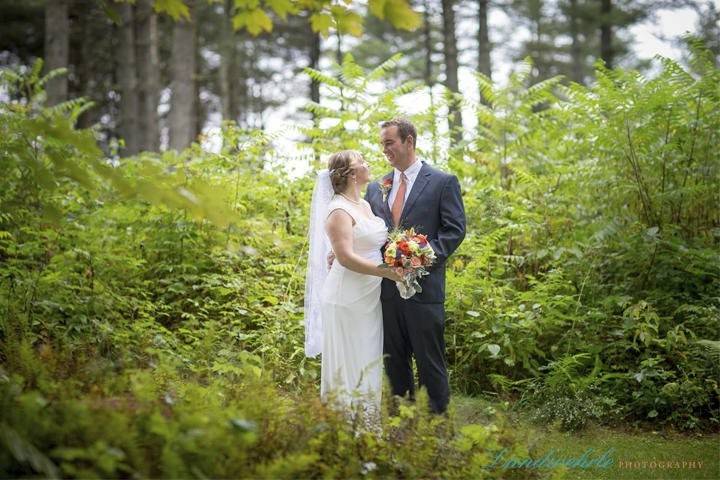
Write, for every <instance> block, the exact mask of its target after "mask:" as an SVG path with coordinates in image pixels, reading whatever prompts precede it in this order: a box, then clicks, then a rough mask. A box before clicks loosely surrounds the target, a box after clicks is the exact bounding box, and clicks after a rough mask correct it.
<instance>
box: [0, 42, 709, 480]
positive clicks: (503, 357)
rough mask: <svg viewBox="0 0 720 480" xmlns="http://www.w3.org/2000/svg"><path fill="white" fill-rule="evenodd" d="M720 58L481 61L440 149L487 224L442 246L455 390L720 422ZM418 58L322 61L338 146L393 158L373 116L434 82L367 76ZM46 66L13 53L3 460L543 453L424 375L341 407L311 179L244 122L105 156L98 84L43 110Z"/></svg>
mask: <svg viewBox="0 0 720 480" xmlns="http://www.w3.org/2000/svg"><path fill="white" fill-rule="evenodd" d="M704 58H705V57H704V56H703V52H702V51H698V52H697V53H696V58H695V60H694V61H693V65H694V66H693V71H692V72H688V71H686V70H684V69H682V68H681V67H680V66H679V65H677V64H675V63H673V62H668V61H664V70H663V71H662V72H661V73H660V74H659V75H658V77H656V78H653V79H649V80H648V79H644V78H641V77H640V76H639V75H638V74H636V73H634V72H624V71H620V70H618V71H612V72H608V71H604V70H600V74H599V76H600V80H599V81H598V83H597V84H596V85H595V86H593V87H592V88H589V89H587V88H585V87H581V86H578V85H571V86H570V87H559V84H558V83H557V81H556V80H552V81H546V82H543V83H542V84H538V85H535V86H529V85H527V82H528V81H529V77H528V73H527V72H528V71H529V68H530V67H529V64H527V65H526V66H525V67H524V68H523V69H521V71H520V72H519V73H518V74H516V75H515V76H514V77H513V78H512V79H511V81H510V82H509V84H508V86H507V87H506V88H497V87H495V86H493V85H491V84H490V83H489V82H488V81H487V79H484V78H483V77H479V82H480V83H481V85H482V88H483V89H484V90H485V93H486V98H487V99H488V104H483V105H477V106H476V110H477V114H478V118H479V119H480V127H479V130H478V132H477V135H476V136H475V137H474V138H470V139H469V141H468V143H467V144H463V145H459V146H458V148H456V149H454V150H452V151H450V152H447V158H442V159H439V163H442V162H445V160H446V161H447V165H448V167H449V169H451V170H452V171H453V172H455V173H456V174H457V175H458V176H459V177H460V179H461V183H462V187H463V193H464V200H465V206H466V210H467V217H468V225H469V231H468V235H467V238H466V240H465V241H464V243H463V244H462V246H461V247H460V249H459V250H458V252H457V253H456V254H455V255H454V256H453V257H452V258H451V259H450V260H449V263H448V288H447V291H448V300H447V305H446V307H447V326H446V334H447V342H446V343H447V347H448V361H449V362H448V363H449V366H450V369H451V381H452V382H453V388H454V390H455V391H456V392H465V393H469V394H477V393H482V392H492V393H495V394H500V395H506V396H511V397H519V398H520V399H521V402H519V406H520V407H526V408H528V409H530V411H531V412H533V415H534V416H535V417H536V418H537V419H538V420H540V421H542V422H545V423H559V424H560V426H562V427H564V428H566V429H577V428H581V427H582V426H584V425H586V424H587V423H588V422H590V421H607V422H612V421H619V420H623V421H633V422H638V423H642V422H653V423H655V424H664V425H670V426H674V427H677V428H680V429H696V430H697V429H714V428H717V425H718V421H719V420H720V419H719V418H718V411H719V410H718V398H719V396H718V393H719V388H718V382H717V379H718V377H719V376H720V371H719V370H718V368H719V367H718V362H717V359H716V353H717V352H716V351H717V341H718V337H717V324H718V318H719V317H720V300H719V299H720V288H719V285H720V257H719V255H718V243H719V242H720V233H719V232H720V230H718V229H719V228H720V227H719V225H720V224H719V223H718V222H719V220H718V219H719V217H718V215H720V211H719V210H718V202H717V201H716V200H717V189H716V188H715V189H713V186H716V185H717V184H718V181H717V180H718V165H720V162H719V161H718V160H719V159H718V155H720V153H719V152H718V150H717V149H716V148H714V143H713V142H715V140H716V135H717V133H716V132H717V131H720V113H719V112H720V98H718V92H717V84H718V83H720V82H718V80H719V78H718V71H717V69H716V68H715V67H712V66H711V65H710V64H709V63H708V62H707V61H706V60H704ZM396 61H397V59H395V58H394V59H391V60H389V61H388V62H386V63H385V64H384V65H382V66H380V67H378V68H377V69H375V70H373V71H371V72H365V71H363V70H362V68H360V67H358V66H357V64H355V62H354V61H353V59H352V58H351V57H346V59H345V61H344V62H343V65H341V66H340V67H339V68H340V71H341V75H340V76H339V79H338V78H336V77H334V76H331V75H329V74H327V73H324V72H315V71H309V74H310V75H311V76H312V77H313V78H315V79H317V80H318V81H321V82H323V83H325V84H326V85H327V87H328V88H329V89H330V90H331V91H332V92H334V93H333V94H334V95H335V97H334V99H335V103H330V104H329V106H319V105H312V106H311V107H310V108H311V109H313V111H315V112H316V113H317V114H318V115H319V116H321V117H325V118H326V120H323V121H322V122H319V123H318V125H316V126H315V127H313V128H311V129H310V130H308V132H307V133H308V136H309V138H310V144H311V146H312V147H313V148H315V150H316V151H317V152H318V153H327V152H331V151H334V150H337V149H341V148H356V149H359V150H361V151H363V152H364V153H365V154H366V155H367V157H368V158H370V159H371V160H374V162H375V166H379V165H380V160H379V155H378V147H377V146H376V142H377V140H376V139H377V125H378V123H379V121H381V120H384V119H386V118H388V117H391V116H394V115H396V114H398V113H400V111H399V109H398V107H397V100H398V98H399V96H400V95H402V94H404V93H407V92H411V91H414V88H415V86H414V85H412V84H410V85H405V86H403V87H400V88H398V89H395V90H391V91H388V92H382V91H381V92H378V93H372V92H373V91H374V90H373V88H374V85H375V83H374V82H376V81H378V80H381V79H382V78H383V75H384V74H385V73H386V72H387V71H388V70H389V69H391V68H392V67H393V65H394V64H395V62H396ZM40 70H41V69H40V67H38V66H37V65H36V66H35V67H34V68H33V69H32V70H31V73H30V74H29V75H28V76H19V75H15V74H5V76H4V77H3V78H4V79H5V81H6V83H7V82H9V85H11V86H8V90H9V91H11V98H12V101H10V102H7V103H4V104H2V105H0V114H1V115H0V153H2V159H3V161H2V163H0V169H1V171H0V174H1V175H0V368H1V369H0V403H1V405H0V406H2V409H0V412H2V413H0V427H2V428H0V431H1V432H2V434H1V435H0V442H2V443H3V446H4V447H5V448H2V449H0V471H2V472H3V473H4V474H6V476H14V477H17V476H27V475H33V474H41V475H44V476H47V477H55V476H60V477H80V476H83V477H87V476H102V477H114V476H118V477H119V476H123V477H126V476H148V477H161V476H162V477H188V476H199V477H202V476H212V477H243V476H253V477H273V478H274V477H310V476H314V477H320V476H322V477H357V476H369V477H387V476H393V477H424V476H435V475H437V476H441V477H443V478H446V477H447V478H468V477H471V478H493V476H494V477H501V478H509V476H508V475H511V473H512V472H502V471H488V470H486V469H484V468H483V467H484V465H487V464H488V463H489V462H488V458H491V453H492V452H493V451H495V450H497V449H498V448H510V449H518V450H517V453H516V455H517V456H518V457H525V456H527V455H528V453H531V452H522V451H520V450H519V449H520V448H521V447H518V445H519V444H520V443H519V442H518V439H517V438H515V437H514V436H513V435H512V434H511V433H510V430H509V427H508V426H507V425H505V424H504V423H503V421H502V419H501V418H494V417H493V418H492V419H488V421H487V422H485V424H483V425H466V426H464V427H458V426H457V425H456V424H455V423H454V421H453V413H452V412H451V414H450V418H449V419H445V418H438V417H434V416H431V415H429V414H428V413H427V411H426V409H425V407H426V406H425V405H424V400H423V399H422V395H421V400H420V401H419V402H418V404H416V405H408V404H401V405H400V406H399V407H398V408H394V407H393V408H391V406H390V405H387V406H386V409H385V411H384V413H383V426H384V428H383V429H382V431H381V432H375V433H371V432H367V431H364V430H363V429H361V428H360V427H359V425H361V424H360V423H357V422H356V423H353V422H347V421H345V419H343V418H342V417H341V416H340V415H338V414H337V413H335V412H332V411H331V410H329V409H327V408H326V407H324V406H323V405H322V404H321V403H320V402H319V399H318V396H319V395H318V392H317V379H318V373H319V368H320V366H319V363H318V361H317V360H313V359H307V358H306V357H305V356H304V352H303V324H302V290H303V289H302V282H303V277H304V271H305V263H304V262H305V251H306V250H305V249H306V247H307V245H306V240H305V233H306V230H307V207H308V205H309V203H310V201H309V200H310V195H311V189H312V181H311V178H310V176H307V177H302V178H298V179H290V178H287V177H286V176H285V174H283V173H282V171H281V169H278V168H275V165H274V164H273V162H274V161H275V158H274V155H273V150H272V138H271V137H268V136H267V135H265V134H263V133H262V132H255V131H243V130H240V129H238V128H237V127H235V126H233V125H225V126H224V129H223V143H222V150H221V151H220V152H219V153H217V154H210V153H207V152H203V151H202V150H201V149H200V148H199V147H198V146H197V145H194V146H193V147H191V148H190V149H188V150H187V151H185V152H182V153H181V154H176V153H165V154H159V155H152V154H142V155H139V156H137V157H134V158H131V159H126V160H123V161H115V160H113V161H109V160H106V159H102V158H101V155H100V153H99V151H98V150H97V147H96V146H95V143H94V140H93V133H92V131H87V130H76V129H75V127H74V118H75V116H76V115H75V113H76V112H77V111H78V109H82V108H85V107H86V104H85V103H84V102H82V101H73V102H69V103H67V104H64V105H61V106H59V107H55V108H53V109H45V108H43V106H42V98H43V93H42V88H41V85H42V83H43V81H44V80H43V79H41V78H40V77H39V72H40ZM435 108H437V105H435V106H432V107H431V108H430V109H429V110H428V111H427V112H423V113H421V114H420V115H418V116H417V117H414V120H415V121H416V123H417V125H418V127H419V131H420V133H421V135H422V134H423V133H424V132H433V131H435V130H433V128H434V125H435V123H436V122H437V121H441V120H440V119H438V117H437V116H436V115H434V112H435V110H433V109H435ZM628 132H629V134H628ZM433 139H436V137H435V136H433ZM440 140H442V141H445V140H446V139H439V140H438V142H440ZM438 142H433V144H432V145H431V148H432V150H428V152H435V153H438V152H440V151H441V149H440V148H438V145H440V144H441V143H438ZM422 155H423V156H424V157H426V158H427V157H428V155H427V154H426V153H424V152H423V153H422ZM382 166H383V168H387V166H386V165H385V164H382ZM522 473H523V474H526V473H527V472H522Z"/></svg>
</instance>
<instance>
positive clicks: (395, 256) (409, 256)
mask: <svg viewBox="0 0 720 480" xmlns="http://www.w3.org/2000/svg"><path fill="white" fill-rule="evenodd" d="M384 260H385V263H383V265H382V266H384V267H387V268H394V269H395V271H397V273H398V274H400V275H401V276H402V277H403V281H402V282H396V285H397V288H398V291H399V292H400V296H401V297H402V298H404V299H406V300H407V299H408V298H410V297H412V296H413V295H415V294H416V293H419V292H422V287H421V286H420V284H419V283H418V279H419V278H421V277H423V276H424V275H428V271H427V270H426V268H427V267H429V266H430V265H432V264H433V263H434V262H435V251H434V250H433V249H432V247H431V246H430V243H429V242H428V240H427V237H426V236H425V235H421V234H419V233H415V230H414V229H412V228H410V229H408V230H394V231H392V232H390V235H389V239H388V243H387V244H386V245H385V257H384Z"/></svg>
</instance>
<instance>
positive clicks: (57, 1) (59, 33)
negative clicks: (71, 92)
mask: <svg viewBox="0 0 720 480" xmlns="http://www.w3.org/2000/svg"><path fill="white" fill-rule="evenodd" d="M68 4H69V1H68V0H52V1H48V2H47V3H46V6H45V71H46V72H49V71H51V70H55V69H56V68H68V63H69V61H68V60H69V55H70V20H69V18H68ZM67 95H68V79H67V75H60V76H58V77H55V78H54V79H52V80H51V81H50V82H48V84H47V103H48V105H57V104H58V103H60V102H64V101H65V100H67Z"/></svg>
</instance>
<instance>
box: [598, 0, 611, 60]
mask: <svg viewBox="0 0 720 480" xmlns="http://www.w3.org/2000/svg"><path fill="white" fill-rule="evenodd" d="M612 9H613V7H612V0H600V58H602V59H603V60H604V61H605V66H606V67H607V68H613V60H614V59H613V48H612V17H611V15H612Z"/></svg>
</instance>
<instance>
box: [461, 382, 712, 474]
mask: <svg viewBox="0 0 720 480" xmlns="http://www.w3.org/2000/svg"><path fill="white" fill-rule="evenodd" d="M453 406H454V409H455V415H456V418H457V420H458V422H459V423H461V424H462V423H484V422H486V421H488V420H489V418H490V417H491V416H492V413H493V411H494V410H497V409H499V408H502V407H501V406H500V405H499V404H497V403H492V402H489V401H487V400H483V399H477V398H471V397H462V396H456V397H455V398H454V399H453ZM509 421H510V422H511V424H512V425H513V428H516V429H517V431H518V432H520V433H521V435H520V436H521V437H522V438H525V439H526V440H525V441H527V442H528V447H529V450H530V451H531V452H533V458H534V459H539V458H541V457H542V456H544V455H546V454H547V453H549V452H551V451H552V453H553V456H554V457H555V458H571V457H572V458H578V457H580V456H581V455H582V454H583V452H585V451H587V450H588V449H590V448H591V449H592V451H591V452H590V454H589V457H590V458H597V457H599V456H600V455H601V454H602V453H603V452H606V451H608V450H610V453H609V454H608V457H609V458H612V460H613V462H612V465H610V466H608V467H606V468H600V467H594V468H586V469H583V468H578V467H575V468H568V469H567V470H566V478H572V479H573V480H575V479H577V480H584V479H588V480H599V479H608V480H609V479H613V480H614V479H633V480H634V479H637V480H665V479H668V480H669V479H682V480H696V479H697V480H700V479H712V480H716V479H719V478H720V434H717V433H714V434H702V435H701V434H689V435H683V434H680V433H677V432H672V431H647V430H626V429H620V428H609V427H601V426H591V427H588V428H587V429H585V430H583V431H581V432H577V433H567V432H561V431H558V430H557V429H554V428H546V427H543V426H539V425H536V424H532V423H530V422H529V421H528V420H526V419H523V418H522V417H521V416H518V415H509ZM661 462H663V463H662V465H661ZM683 462H685V463H684V464H683ZM690 462H694V467H692V466H691V465H690ZM668 466H671V467H673V468H668Z"/></svg>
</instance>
